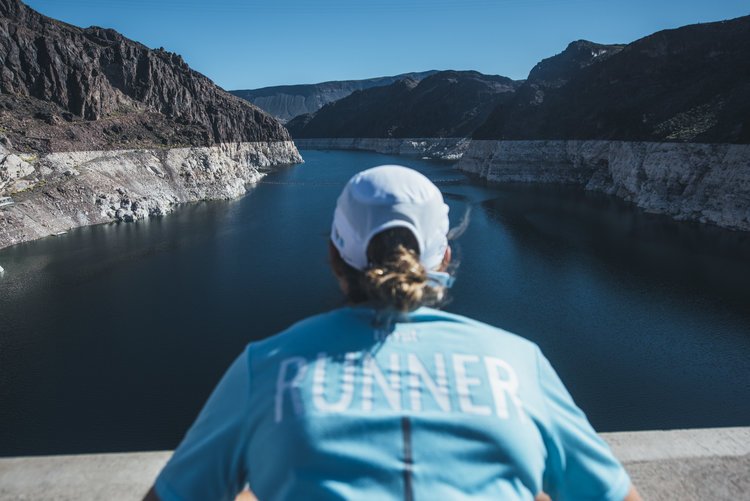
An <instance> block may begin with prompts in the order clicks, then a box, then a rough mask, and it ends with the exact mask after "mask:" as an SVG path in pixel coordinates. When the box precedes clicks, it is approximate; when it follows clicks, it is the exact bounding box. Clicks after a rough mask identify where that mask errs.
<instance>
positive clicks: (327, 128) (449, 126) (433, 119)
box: [287, 71, 520, 139]
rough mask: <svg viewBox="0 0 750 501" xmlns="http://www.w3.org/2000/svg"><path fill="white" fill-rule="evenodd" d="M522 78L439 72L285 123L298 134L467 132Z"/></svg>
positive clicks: (371, 91)
mask: <svg viewBox="0 0 750 501" xmlns="http://www.w3.org/2000/svg"><path fill="white" fill-rule="evenodd" d="M519 85H520V83H519V82H517V81H514V80H511V79H510V78H507V77H503V76H497V75H483V74H482V73H479V72H476V71H441V72H438V73H435V74H433V75H431V76H429V77H427V78H424V79H423V80H421V81H415V80H412V79H408V78H407V79H404V80H399V81H397V82H395V83H393V84H391V85H389V86H386V87H375V88H370V89H365V90H362V91H356V92H354V93H352V94H351V95H350V96H348V97H345V98H343V99H340V100H338V101H335V102H333V103H330V104H328V105H326V106H324V107H323V108H321V109H320V110H319V111H317V112H316V113H313V114H308V115H302V116H299V117H296V118H295V119H294V120H292V121H290V122H288V123H287V128H288V129H289V132H290V133H291V134H292V137H294V138H295V139H296V138H339V137H372V138H409V137H415V138H417V137H467V136H470V135H471V133H472V132H473V131H474V130H475V129H476V128H477V127H478V126H479V125H481V124H482V123H483V122H484V120H485V118H486V117H487V116H488V115H489V113H490V112H491V111H492V110H493V109H494V108H495V107H496V106H497V104H498V103H500V102H503V101H505V100H506V99H508V98H509V97H510V96H512V95H513V93H514V91H515V89H516V88H517V87H518V86H519Z"/></svg>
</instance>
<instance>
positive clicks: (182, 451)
mask: <svg viewBox="0 0 750 501" xmlns="http://www.w3.org/2000/svg"><path fill="white" fill-rule="evenodd" d="M249 400H250V370H249V358H248V350H245V351H244V352H243V354H242V355H240V356H239V357H238V358H237V359H236V360H235V361H234V363H233V364H232V365H231V366H230V367H229V369H228V370H227V372H226V374H224V377H223V378H222V379H221V381H220V382H219V384H218V385H217V386H216V388H215V389H214V391H213V393H212V394H211V396H210V397H209V399H208V401H207V402H206V404H205V406H204V407H203V410H201V412H200V414H199V415H198V418H197V419H196V420H195V423H193V425H192V427H191V428H190V429H189V430H188V432H187V434H186V435H185V438H183V440H182V442H181V443H180V445H179V446H178V447H177V449H176V450H175V451H174V454H173V455H172V458H171V459H170V460H169V462H168V463H167V465H166V466H165V467H164V469H163V470H162V471H161V473H160V474H159V476H158V477H157V479H156V483H155V489H156V493H157V495H158V496H159V498H160V499H161V501H190V500H206V499H211V500H214V499H215V500H232V499H234V497H235V496H236V495H237V493H239V492H240V490H242V488H243V487H244V485H245V484H246V481H247V479H246V454H245V451H246V445H247V438H248V435H249V433H248V428H249V423H248V420H247V416H248V410H249V409H248V407H249Z"/></svg>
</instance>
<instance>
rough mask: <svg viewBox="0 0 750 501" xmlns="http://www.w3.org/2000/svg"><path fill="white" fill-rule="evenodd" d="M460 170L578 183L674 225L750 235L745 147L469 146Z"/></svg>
mask: <svg viewBox="0 0 750 501" xmlns="http://www.w3.org/2000/svg"><path fill="white" fill-rule="evenodd" d="M458 168H459V169H460V170H463V171H466V172H470V173H473V174H476V175H478V176H480V177H482V178H483V179H486V180H488V181H490V182H496V183H507V182H543V183H564V184H578V185H582V186H584V187H585V188H586V189H587V190H593V191H598V192H602V193H607V194H611V195H616V196H618V197H620V198H623V199H625V200H628V201H630V202H633V203H635V204H636V205H638V206H639V207H641V208H643V209H645V210H646V211H649V212H655V213H660V214H667V215H670V216H672V217H674V218H675V219H679V220H689V221H699V222H704V223H711V224H716V225H719V226H722V227H725V228H731V229H738V230H744V231H749V230H750V145H743V144H697V143H687V144H680V143H651V142H630V141H575V140H571V141H479V140H473V141H472V142H471V145H470V146H469V149H468V150H467V152H466V153H465V154H464V156H463V158H462V159H461V161H460V162H459V164H458Z"/></svg>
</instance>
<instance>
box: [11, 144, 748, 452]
mask: <svg viewBox="0 0 750 501" xmlns="http://www.w3.org/2000/svg"><path fill="white" fill-rule="evenodd" d="M302 154H303V156H304V158H305V159H306V163H305V164H304V165H300V166H296V167H292V168H288V169H284V170H282V171H279V172H276V173H273V174H271V175H269V176H267V177H266V178H265V180H264V181H263V182H262V183H261V184H259V185H258V186H257V187H255V188H253V189H252V190H251V191H250V192H249V193H248V195H247V196H245V197H244V198H242V199H240V200H235V201H230V202H210V203H200V204H192V205H186V206H184V207H181V208H180V209H179V210H178V211H177V212H175V213H174V214H171V215H169V216H166V217H163V218H156V219H152V220H149V221H146V222H139V223H137V224H111V225H103V226H97V227H89V228H80V229H76V230H73V231H71V232H69V233H68V234H67V235H64V236H62V237H59V238H46V239H43V240H39V241H36V242H31V243H26V244H22V245H18V246H15V247H12V248H8V249H4V250H0V265H2V266H3V267H5V268H6V272H5V274H4V275H3V276H2V277H0V455H5V456H7V455H21V454H51V453H77V452H96V451H127V450H152V449H168V448H172V447H174V446H175V445H176V444H177V442H178V441H179V439H180V438H181V436H182V434H183V433H184V431H185V429H186V428H187V427H188V426H189V424H190V423H191V421H192V420H193V418H194V417H195V415H196V413H197V412H198V410H199V408H200V406H201V405H202V403H203V401H204V400H205V398H206V397H207V395H208V394H209V392H210V391H211V389H212V387H213V385H214V384H215V383H216V381H217V380H218V378H219V377H220V376H221V374H222V373H223V371H224V369H225V368H226V367H227V365H228V364H229V363H230V362H231V360H232V359H233V358H234V357H235V356H236V354H237V353H238V352H239V351H240V350H241V349H242V347H243V346H244V345H245V344H246V343H247V342H248V341H251V340H254V339H261V338H264V337H266V336H270V335H272V334H273V333H275V332H277V331H279V330H281V329H282V328H284V327H285V326H287V325H289V324H290V323H292V322H294V321H296V320H298V319H301V318H303V317H305V316H308V315H311V314H314V313H316V312H320V311H323V310H327V309H331V308H335V307H337V306H339V305H341V304H342V298H341V296H340V294H339V292H338V291H337V288H336V284H335V282H334V280H333V278H332V276H331V274H330V272H329V270H328V267H327V261H326V259H327V258H326V252H327V249H326V246H327V238H328V230H329V225H330V220H331V215H332V211H333V207H334V204H335V200H336V197H337V195H338V193H339V192H340V190H341V188H342V186H343V184H344V183H345V182H346V180H347V179H348V178H349V177H350V176H351V175H352V174H353V173H354V172H356V171H358V170H361V169H364V168H366V167H370V166H374V165H378V164H383V163H401V164H405V165H408V166H411V167H413V168H416V169H419V170H421V171H422V172H424V173H425V174H427V175H428V176H429V177H431V178H432V179H434V180H436V182H437V184H438V185H439V186H440V188H441V189H442V190H443V192H444V194H445V196H446V199H447V201H448V203H449V205H450V206H451V218H452V223H453V224H457V223H458V221H459V220H460V217H461V216H462V215H463V214H464V213H465V211H466V209H467V208H471V223H470V225H469V228H468V230H467V231H466V233H465V234H464V235H463V236H462V237H461V238H460V239H459V241H458V242H457V244H456V245H457V247H458V249H457V252H455V255H457V257H458V258H459V259H460V260H461V265H460V267H459V269H458V279H457V282H456V285H455V286H454V288H453V290H452V296H453V301H452V302H451V303H450V304H449V305H448V306H447V307H446V309H447V310H449V311H452V312H456V313H461V314H465V315H469V316H472V317H475V318H477V319H479V320H482V321H485V322H488V323H491V324H494V325H497V326H500V327H503V328H505V329H507V330H510V331H513V332H516V333H518V334H521V335H523V336H525V337H527V338H529V339H531V340H533V341H535V342H536V343H538V344H539V345H540V346H541V347H542V349H543V351H544V352H545V353H546V355H547V357H548V358H549V359H550V360H551V361H552V363H553V365H554V366H555V367H556V369H557V370H558V372H559V373H560V374H561V376H562V378H563V380H564V381H565V382H566V384H567V386H568V387H569V389H570V391H571V393H572V394H573V396H574V397H575V399H576V400H577V402H578V403H579V405H580V406H581V407H582V408H583V409H584V410H585V411H586V412H587V414H588V416H589V418H590V420H591V421H592V423H593V424H594V426H595V427H596V428H597V429H598V430H600V431H618V430H639V429H653V428H684V427H711V426H733V425H750V285H749V284H750V235H748V234H742V233H737V232H730V231H724V230H720V229H717V228H712V227H705V226H701V225H696V224H688V223H678V222H674V221H671V220H669V219H668V218H665V217H661V216H654V215H649V214H645V213H643V212H642V211H640V210H638V209H636V208H634V207H633V206H631V205H628V204H626V203H624V202H621V201H619V200H616V199H613V198H611V197H606V196H602V195H596V194H591V193H585V192H583V191H581V190H578V189H575V188H568V187H549V186H528V185H511V186H503V187H486V186H484V185H483V184H481V183H478V182H476V181H472V180H470V179H468V178H467V177H465V176H464V175H463V174H461V173H459V172H457V171H455V170H453V169H452V166H451V165H450V164H447V163H441V162H434V161H427V160H419V159H415V158H409V157H391V156H385V155H379V154H373V153H358V152H318V151H303V152H302Z"/></svg>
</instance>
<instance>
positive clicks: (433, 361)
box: [156, 307, 630, 501]
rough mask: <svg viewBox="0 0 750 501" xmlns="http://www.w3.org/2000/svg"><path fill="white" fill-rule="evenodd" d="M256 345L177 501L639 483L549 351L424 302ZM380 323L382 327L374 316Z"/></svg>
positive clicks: (240, 363)
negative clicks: (393, 314)
mask: <svg viewBox="0 0 750 501" xmlns="http://www.w3.org/2000/svg"><path fill="white" fill-rule="evenodd" d="M374 318H375V313H374V310H372V309H369V308H366V307H354V308H342V309H339V310H335V311H331V312H329V313H325V314H322V315H317V316H314V317H311V318H308V319H306V320H304V321H302V322H299V323H297V324H295V325H293V326H292V327H290V328H289V329H287V330H286V331H284V332H282V333H281V334H278V335H276V336H273V337H271V338H268V339H266V340H264V341H261V342H257V343H251V344H250V345H248V347H247V349H246V350H245V351H244V352H243V353H242V354H241V355H240V357H239V358H238V359H237V360H236V361H235V362H234V364H233V365H232V366H231V367H230V368H229V370H228V371H227V373H226V374H225V376H224V378H223V379H222V380H221V382H220V383H219V385H218V386H217V387H216V389H215V390H214V392H213V394H212V395H211V397H210V398H209V400H208V402H207V403H206V405H205V407H204V408H203V410H202V411H201V413H200V415H199V416H198V418H197V420H196V421H195V423H194V424H193V426H192V428H191V429H190V430H189V431H188V433H187V435H186V436H185V438H184V440H183V441H182V443H181V444H180V446H179V447H178V448H177V450H176V451H175V453H174V455H173V456H172V459H171V460H170V461H169V463H168V464H167V465H166V467H165V468H164V470H163V471H162V472H161V474H160V475H159V477H158V479H157V481H156V492H157V494H158V495H159V497H160V498H161V499H162V500H163V501H172V500H175V501H177V500H184V501H187V500H225V499H226V500H229V499H233V498H234V496H235V494H236V493H237V492H239V491H240V490H241V489H242V487H243V486H244V485H245V484H246V483H249V484H250V487H251V489H252V490H253V491H254V492H255V493H256V495H257V496H258V498H259V499H261V500H262V501H272V500H289V499H292V500H296V499H304V500H316V499H378V500H381V499H404V500H409V501H413V500H415V499H416V500H420V499H441V500H442V499H445V500H461V499H472V500H477V499H487V500H490V499H492V500H498V499H502V500H506V501H514V500H531V499H533V498H534V496H535V495H536V494H538V493H539V491H541V490H544V491H545V492H547V493H548V494H550V495H551V496H552V498H553V499H555V500H561V501H565V500H572V501H584V500H613V501H614V500H616V501H622V499H623V498H624V497H625V495H626V494H627V492H628V489H629V486H630V479H629V478H628V476H627V474H626V473H625V470H624V469H623V468H622V466H621V465H620V464H619V463H618V461H617V460H616V459H615V458H614V457H613V455H612V453H611V452H610V450H609V447H608V446H607V445H606V444H605V443H604V441H602V440H601V439H600V438H599V437H598V436H597V435H596V433H595V432H594V430H593V429H592V428H591V426H590V425H589V423H588V421H587V420H586V417H585V415H584V414H583V412H582V411H581V410H580V409H579V408H578V407H577V406H576V405H575V403H574V402H573V400H572V398H571V397H570V395H569V393H568V392H567V391H566V389H565V387H564V386H563V384H562V382H561V381H560V379H559V378H558V376H557V374H556V373H555V371H554V369H552V367H551V366H550V364H549V362H548V361H547V359H546V358H544V356H543V355H542V354H541V352H540V351H539V348H538V347H537V346H536V345H535V344H534V343H531V342H529V341H527V340H525V339H523V338H521V337H518V336H516V335H513V334H510V333H508V332H505V331H503V330H500V329H497V328H495V327H491V326H489V325H486V324H482V323H480V322H476V321H473V320H470V319H467V318H465V317H461V316H458V315H453V314H449V313H445V312H442V311H438V310H434V309H430V308H420V309H419V310H417V311H415V312H413V313H411V314H409V315H408V318H404V319H402V320H401V321H397V322H395V323H393V324H392V326H391V328H390V329H389V328H387V327H386V326H383V324H382V322H380V323H378V322H375V323H374ZM374 325H380V327H377V326H374Z"/></svg>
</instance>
